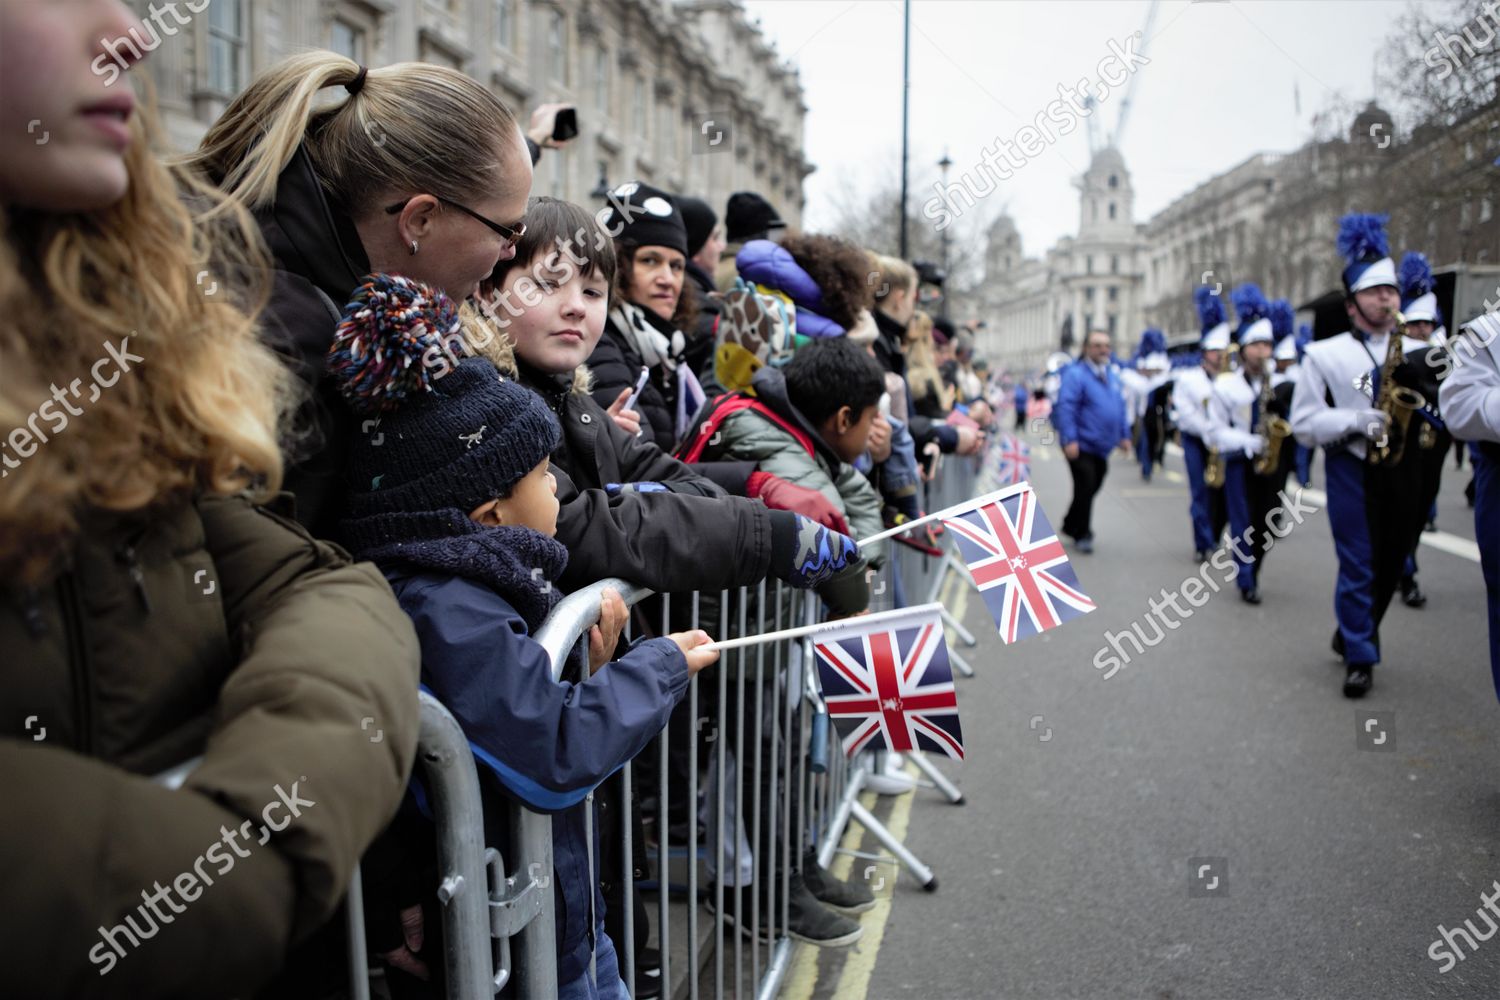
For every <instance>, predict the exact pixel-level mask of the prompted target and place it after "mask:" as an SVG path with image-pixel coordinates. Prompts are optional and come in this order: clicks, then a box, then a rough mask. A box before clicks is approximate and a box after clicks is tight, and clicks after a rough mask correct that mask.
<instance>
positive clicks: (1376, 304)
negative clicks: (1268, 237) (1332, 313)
mask: <svg viewBox="0 0 1500 1000" xmlns="http://www.w3.org/2000/svg"><path fill="white" fill-rule="evenodd" d="M1385 220H1386V216H1377V215H1359V214H1356V215H1347V216H1345V217H1344V218H1343V219H1341V220H1340V221H1339V235H1338V248H1339V251H1340V252H1341V253H1342V254H1343V256H1344V257H1345V259H1346V260H1347V261H1348V266H1347V267H1346V268H1345V269H1344V271H1343V283H1344V308H1345V310H1346V312H1347V313H1348V315H1349V321H1350V329H1349V331H1348V332H1346V333H1341V334H1339V335H1337V336H1335V337H1330V338H1328V339H1327V340H1321V341H1317V342H1315V343H1312V344H1309V345H1308V347H1307V353H1306V355H1305V356H1304V357H1303V361H1302V377H1301V379H1300V381H1299V382H1298V383H1297V388H1296V391H1295V393H1294V394H1293V397H1292V430H1293V432H1294V433H1295V434H1296V435H1297V438H1298V439H1299V440H1300V441H1302V442H1303V443H1304V444H1307V445H1309V446H1313V445H1322V446H1323V447H1324V449H1325V451H1326V462H1327V466H1326V468H1327V480H1328V482H1327V487H1328V490H1327V492H1328V521H1329V526H1330V528H1331V529H1332V531H1333V540H1334V552H1335V554H1336V555H1337V557H1338V582H1337V586H1336V589H1335V591H1334V614H1335V616H1336V617H1337V619H1338V629H1337V630H1336V631H1335V632H1334V636H1333V650H1334V652H1335V653H1338V654H1339V655H1340V656H1342V657H1343V659H1344V663H1345V666H1346V675H1345V678H1344V696H1345V697H1348V698H1359V697H1363V696H1364V695H1365V694H1366V693H1367V692H1368V691H1369V690H1370V686H1371V683H1372V675H1373V671H1374V668H1375V664H1377V663H1379V662H1380V634H1379V628H1380V620H1381V618H1382V617H1383V616H1384V614H1385V610H1386V607H1387V606H1388V605H1389V603H1390V599H1391V596H1392V594H1394V593H1395V590H1396V584H1397V582H1398V580H1399V578H1400V575H1401V567H1402V564H1403V562H1404V561H1405V559H1406V554H1407V553H1408V552H1410V551H1411V547H1412V543H1413V538H1414V532H1413V530H1412V529H1415V528H1418V527H1419V525H1418V522H1417V515H1418V512H1419V510H1420V504H1421V503H1422V502H1423V501H1422V491H1421V488H1420V487H1421V483H1420V476H1421V469H1420V462H1412V461H1404V462H1402V463H1400V464H1398V465H1391V464H1386V463H1383V462H1382V463H1377V462H1371V461H1369V456H1370V455H1371V454H1372V452H1373V454H1374V455H1375V457H1376V458H1377V459H1380V458H1381V456H1382V455H1387V456H1388V457H1389V456H1394V455H1395V454H1396V449H1395V445H1396V438H1397V436H1398V435H1397V434H1396V433H1394V431H1393V428H1392V426H1391V425H1392V419H1391V413H1390V412H1387V409H1385V408H1382V406H1381V403H1382V402H1385V399H1384V396H1385V394H1384V393H1382V391H1381V390H1382V383H1383V382H1384V378H1383V376H1384V375H1385V371H1384V369H1385V367H1386V360H1387V358H1388V355H1387V351H1388V350H1389V349H1390V338H1391V336H1392V335H1393V332H1394V331H1395V328H1396V322H1397V306H1398V305H1399V303H1400V298H1399V296H1398V294H1397V291H1396V266H1395V264H1394V263H1393V262H1392V261H1391V258H1390V256H1389V250H1388V248H1387V243H1386V236H1385V229H1384V226H1385ZM1423 346H1424V345H1423V344H1422V343H1421V342H1420V341H1416V340H1411V339H1409V338H1403V340H1402V342H1401V348H1402V349H1403V351H1417V350H1421V349H1422V348H1423ZM1394 405H1395V404H1394V403H1392V404H1391V406H1392V408H1394ZM1412 426H1413V430H1415V423H1413V425H1412ZM1387 446H1389V447H1390V450H1389V452H1387V451H1386V447H1387ZM1417 451H1418V449H1417V448H1415V447H1413V448H1410V449H1405V455H1406V457H1407V458H1408V459H1410V458H1411V457H1412V456H1414V455H1415V453H1416V452H1417Z"/></svg>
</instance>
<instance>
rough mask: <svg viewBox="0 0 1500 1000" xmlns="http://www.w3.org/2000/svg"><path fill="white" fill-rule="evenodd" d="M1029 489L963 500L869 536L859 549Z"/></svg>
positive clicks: (1023, 486)
mask: <svg viewBox="0 0 1500 1000" xmlns="http://www.w3.org/2000/svg"><path fill="white" fill-rule="evenodd" d="M1029 489H1031V484H1030V483H1025V482H1022V483H1016V484H1015V485H1014V486H1006V487H1004V488H1003V489H998V490H996V491H995V492H993V493H986V494H984V495H983V496H978V497H975V498H973V499H972V500H965V501H963V502H962V503H956V504H954V505H953V506H951V507H944V508H943V509H942V510H939V511H935V512H933V513H931V514H924V515H922V516H921V517H919V518H916V519H914V520H911V521H907V522H906V523H905V524H898V525H896V526H895V527H894V528H887V529H886V530H884V531H882V532H880V533H879V534H875V535H871V536H870V537H869V538H862V539H860V540H859V547H860V548H864V547H865V546H866V545H874V544H875V543H876V542H883V541H885V540H886V539H887V538H890V537H892V536H893V535H899V534H901V533H902V532H903V531H910V530H911V529H912V528H915V527H917V526H919V525H923V524H926V523H928V522H929V521H938V520H941V519H943V518H945V517H952V516H953V515H954V514H959V513H962V512H964V511H966V510H972V509H973V508H975V507H979V506H983V505H984V504H987V503H993V502H994V501H996V500H1000V499H1003V498H1004V497H1009V496H1015V495H1016V494H1017V493H1020V492H1021V491H1022V490H1029Z"/></svg>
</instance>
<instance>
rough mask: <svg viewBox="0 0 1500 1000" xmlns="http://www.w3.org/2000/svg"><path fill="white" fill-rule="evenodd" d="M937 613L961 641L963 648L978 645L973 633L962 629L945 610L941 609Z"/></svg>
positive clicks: (955, 619)
mask: <svg viewBox="0 0 1500 1000" xmlns="http://www.w3.org/2000/svg"><path fill="white" fill-rule="evenodd" d="M938 613H939V614H940V615H942V616H943V621H945V622H947V623H948V627H949V628H951V629H952V630H953V633H954V634H955V635H957V636H958V637H959V639H961V640H962V641H963V644H964V645H965V646H976V645H978V644H979V640H978V639H976V638H974V633H973V632H970V631H969V630H968V629H966V628H964V626H963V623H962V622H960V621H959V620H958V619H957V618H954V617H953V616H952V615H950V614H949V613H948V609H947V608H943V609H942V610H941V611H940V612H938Z"/></svg>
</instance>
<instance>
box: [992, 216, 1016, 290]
mask: <svg viewBox="0 0 1500 1000" xmlns="http://www.w3.org/2000/svg"><path fill="white" fill-rule="evenodd" d="M1021 260H1022V255H1021V233H1020V231H1019V230H1018V229H1016V220H1015V219H1012V218H1011V217H1010V213H1008V212H1002V213H1000V215H999V216H998V217H997V218H996V219H995V221H994V222H992V223H990V228H989V231H988V232H986V233H985V251H984V280H985V283H986V284H996V283H999V284H1003V283H1008V282H1009V281H1010V280H1011V274H1012V272H1013V271H1014V270H1015V269H1016V268H1017V267H1018V266H1020V263H1021Z"/></svg>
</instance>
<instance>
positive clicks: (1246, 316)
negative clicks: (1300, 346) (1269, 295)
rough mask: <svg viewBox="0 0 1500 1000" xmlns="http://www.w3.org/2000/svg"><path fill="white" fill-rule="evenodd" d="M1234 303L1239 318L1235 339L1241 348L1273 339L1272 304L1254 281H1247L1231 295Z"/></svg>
mask: <svg viewBox="0 0 1500 1000" xmlns="http://www.w3.org/2000/svg"><path fill="white" fill-rule="evenodd" d="M1229 301H1230V302H1233V303H1234V314H1235V316H1237V317H1238V318H1239V327H1238V328H1237V329H1236V330H1235V331H1234V339H1235V340H1236V341H1238V342H1239V345H1240V346H1241V347H1244V346H1245V345H1246V344H1254V343H1257V342H1259V341H1262V340H1264V341H1270V340H1272V339H1273V337H1272V331H1271V319H1270V316H1271V303H1270V302H1268V301H1267V300H1266V296H1265V293H1264V292H1262V291H1261V290H1260V286H1259V285H1257V284H1256V283H1255V282H1253V281H1247V282H1245V283H1244V284H1243V285H1241V286H1240V287H1238V288H1236V289H1235V290H1234V291H1233V292H1231V293H1230V294H1229Z"/></svg>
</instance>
